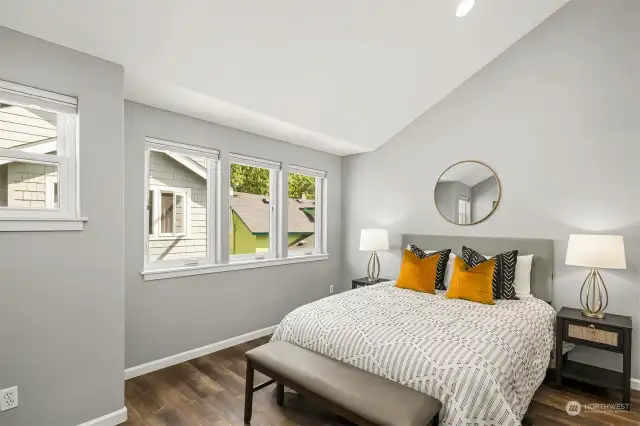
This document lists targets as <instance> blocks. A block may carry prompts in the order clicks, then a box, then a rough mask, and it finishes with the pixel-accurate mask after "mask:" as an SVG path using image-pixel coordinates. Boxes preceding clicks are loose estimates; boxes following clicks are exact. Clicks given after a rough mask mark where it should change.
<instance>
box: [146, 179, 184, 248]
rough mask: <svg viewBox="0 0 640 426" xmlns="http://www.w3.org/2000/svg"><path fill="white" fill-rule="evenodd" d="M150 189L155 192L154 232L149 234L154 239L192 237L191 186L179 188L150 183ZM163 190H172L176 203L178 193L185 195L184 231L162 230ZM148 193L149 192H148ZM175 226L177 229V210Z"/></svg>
mask: <svg viewBox="0 0 640 426" xmlns="http://www.w3.org/2000/svg"><path fill="white" fill-rule="evenodd" d="M149 191H151V192H153V214H152V216H153V223H152V227H153V233H152V234H149V237H150V238H151V239H152V241H153V240H168V239H171V240H172V239H175V237H187V238H188V237H190V232H189V231H190V225H191V223H190V222H191V217H190V211H191V188H178V187H173V186H161V185H149ZM162 192H171V193H173V202H174V205H175V202H176V197H177V195H182V196H183V197H184V203H185V204H184V213H183V214H184V219H183V228H184V232H179V233H176V232H161V231H160V228H161V226H160V223H159V218H160V212H161V208H160V202H161V193H162ZM147 195H148V194H147ZM173 215H174V218H173V228H174V230H175V226H176V224H175V210H174V211H173Z"/></svg>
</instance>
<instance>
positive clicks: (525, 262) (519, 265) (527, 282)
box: [485, 254, 533, 296]
mask: <svg viewBox="0 0 640 426" xmlns="http://www.w3.org/2000/svg"><path fill="white" fill-rule="evenodd" d="M485 258H487V259H490V258H491V256H485ZM532 266H533V255H532V254H528V255H526V256H518V260H517V261H516V274H515V277H514V279H513V287H514V288H515V289H516V296H518V295H525V294H531V267H532Z"/></svg>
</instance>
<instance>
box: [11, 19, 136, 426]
mask: <svg viewBox="0 0 640 426" xmlns="http://www.w3.org/2000/svg"><path fill="white" fill-rule="evenodd" d="M0 58H3V59H2V60H0V79H3V80H8V81H12V82H16V83H20V84H24V85H27V86H32V87H37V88H40V89H45V90H50V91H53V92H58V93H62V94H65V95H72V96H77V97H78V98H79V104H80V110H79V116H80V118H79V122H80V130H79V136H80V138H79V145H80V157H81V166H80V185H81V193H80V195H81V212H82V214H83V215H84V216H87V217H88V218H89V222H88V223H87V224H86V225H85V228H84V231H82V232H26V233H25V232H5V233H2V234H0V241H1V244H0V271H2V279H0V323H2V324H4V325H5V326H3V327H0V389H4V388H7V387H10V386H14V385H17V386H19V394H20V405H19V407H18V408H15V409H13V410H9V411H5V412H2V413H0V424H1V425H2V426H73V425H77V424H80V423H84V422H86V421H89V420H92V419H94V418H96V417H100V416H103V415H105V414H107V413H110V412H113V411H116V410H119V409H121V408H123V407H124V395H123V392H124V387H123V377H124V375H123V368H124V303H123V296H124V283H123V263H124V261H123V250H122V249H123V234H122V233H123V226H124V225H123V186H124V185H123V180H122V179H123V163H124V161H123V146H122V143H123V138H122V132H123V116H122V110H123V105H122V99H123V80H124V71H123V69H122V67H120V66H118V65H115V64H112V63H109V62H106V61H103V60H101V59H98V58H95V57H92V56H89V55H85V54H82V53H79V52H77V51H74V50H71V49H67V48H64V47H61V46H58V45H55V44H52V43H49V42H46V41H43V40H40V39H37V38H34V37H30V36H27V35H24V34H20V33H17V32H14V31H11V30H8V29H6V28H3V27H0ZM9 324H11V326H12V327H9V326H8V325H9Z"/></svg>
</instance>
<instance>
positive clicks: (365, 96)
mask: <svg viewBox="0 0 640 426" xmlns="http://www.w3.org/2000/svg"><path fill="white" fill-rule="evenodd" d="M567 1H568V0H476V1H475V3H476V4H475V7H474V8H473V10H471V12H470V13H469V14H468V15H467V16H465V17H464V18H457V17H456V15H455V10H456V7H457V4H458V0H398V1H390V0H368V1H364V0H323V1H310V0H309V1H308V0H262V1H232V0H227V1H222V0H180V1H175V0H108V1H97V0H90V1H88V0H56V1H42V0H20V1H4V2H2V7H1V9H2V10H1V13H0V25H2V26H6V27H8V28H12V29H15V30H18V31H21V32H24V33H27V34H31V35H34V36H37V37H40V38H43V39H46V40H49V41H52V42H54V43H58V44H61V45H64V46H67V47H70V48H73V49H76V50H80V51H83V52H86V53H89V54H92V55H94V56H98V57H101V58H104V59H107V60H109V61H112V62H116V63H119V64H121V65H123V66H124V68H125V97H126V98H127V99H130V100H133V101H137V102H140V103H144V104H148V105H152V106H156V107H159V108H163V109H168V110H171V111H174V112H179V113H184V114H187V115H191V116H194V117H198V118H202V119H205V120H209V121H213V122H217V123H220V124H224V125H229V126H232V127H236V128H240V129H243V130H247V131H251V132H253V133H257V134H262V135H265V136H269V137H274V138H277V139H281V140H284V141H287V142H291V143H295V144H299V145H303V146H308V147H311V148H314V149H318V150H322V151H326V152H330V153H334V154H339V155H347V154H353V153H357V152H365V151H371V150H374V149H376V148H378V147H379V146H380V145H382V144H384V143H385V142H386V141H388V140H389V139H390V138H391V137H393V136H394V135H395V134H396V133H398V132H399V131H400V130H402V129H403V128H404V127H405V126H406V125H408V124H409V123H410V122H411V121H412V120H414V119H415V118H417V117H418V116H419V115H421V114H422V113H424V112H425V111H426V110H428V109H429V108H430V107H431V106H433V105H434V104H435V103H437V102H438V101H440V100H441V99H442V98H444V97H445V96H446V95H447V94H448V93H450V92H451V91H452V90H453V89H455V88H456V87H457V86H459V85H460V84H461V83H463V82H464V81H465V80H466V79H468V78H469V77H470V76H471V75H473V74H474V73H476V72H477V71H478V70H480V69H481V68H482V67H483V66H485V65H486V64H487V63H489V62H490V61H492V60H493V59H494V58H495V57H496V56H498V55H499V54H500V53H502V52H503V51H504V50H506V49H507V48H508V47H509V46H511V45H512V44H513V43H515V42H516V41H517V40H518V39H519V38H521V37H522V36H524V35H525V34H526V33H528V32H529V31H531V30H532V29H533V28H534V27H536V26H537V25H538V24H539V23H540V22H542V21H544V20H545V19H546V18H547V17H549V16H550V15H551V14H553V13H554V12H555V11H556V10H558V9H559V8H560V7H561V6H562V5H564V4H565V3H567Z"/></svg>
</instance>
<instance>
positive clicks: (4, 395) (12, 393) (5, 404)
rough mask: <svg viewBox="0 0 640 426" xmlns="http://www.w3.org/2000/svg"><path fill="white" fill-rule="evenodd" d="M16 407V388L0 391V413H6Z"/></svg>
mask: <svg viewBox="0 0 640 426" xmlns="http://www.w3.org/2000/svg"><path fill="white" fill-rule="evenodd" d="M17 406H18V387H17V386H14V387H12V388H9V389H4V390H1V391H0V411H7V410H10V409H12V408H16V407H17Z"/></svg>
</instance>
